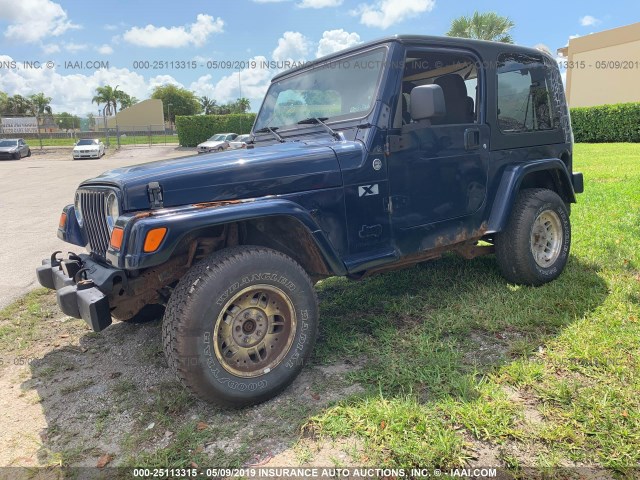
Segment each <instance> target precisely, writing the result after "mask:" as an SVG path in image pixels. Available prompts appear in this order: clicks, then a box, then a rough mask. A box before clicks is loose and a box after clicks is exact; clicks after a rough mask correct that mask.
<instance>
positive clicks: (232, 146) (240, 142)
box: [229, 134, 251, 150]
mask: <svg viewBox="0 0 640 480" xmlns="http://www.w3.org/2000/svg"><path fill="white" fill-rule="evenodd" d="M250 138H251V135H248V134H247V135H238V136H237V137H236V139H235V140H234V141H233V142H229V150H236V149H238V148H247V142H248V141H249V139H250Z"/></svg>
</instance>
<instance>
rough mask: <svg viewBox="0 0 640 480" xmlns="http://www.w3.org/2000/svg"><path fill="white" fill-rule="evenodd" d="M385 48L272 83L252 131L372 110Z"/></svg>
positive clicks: (364, 113)
mask: <svg viewBox="0 0 640 480" xmlns="http://www.w3.org/2000/svg"><path fill="white" fill-rule="evenodd" d="M385 53H386V49H385V48H377V49H375V50H371V51H368V52H365V53H361V54H358V55H354V56H352V57H345V58H340V59H336V60H333V61H331V62H329V63H326V64H324V65H321V66H319V67H316V68H313V69H311V70H307V71H304V72H302V73H299V74H296V75H294V76H292V77H288V78H283V79H282V80H280V81H278V82H275V83H273V84H271V87H269V91H268V92H267V96H266V98H265V100H264V103H263V105H262V108H261V110H260V113H259V114H258V119H257V120H256V123H255V127H254V129H255V130H260V129H262V128H264V127H270V128H280V129H281V128H282V127H284V126H291V127H292V126H294V125H296V124H297V123H298V122H299V121H300V120H304V119H307V118H310V117H320V118H323V119H324V118H326V119H328V121H330V122H331V121H335V120H346V119H350V118H360V117H363V116H364V115H366V114H367V113H368V112H369V111H370V110H371V108H372V107H373V102H374V101H375V96H376V89H377V86H378V80H379V78H380V73H381V71H382V65H383V62H384V57H385Z"/></svg>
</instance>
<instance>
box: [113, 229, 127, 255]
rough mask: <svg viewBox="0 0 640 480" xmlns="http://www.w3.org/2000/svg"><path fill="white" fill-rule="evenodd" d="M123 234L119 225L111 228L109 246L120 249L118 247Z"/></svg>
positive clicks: (120, 244)
mask: <svg viewBox="0 0 640 480" xmlns="http://www.w3.org/2000/svg"><path fill="white" fill-rule="evenodd" d="M123 236H124V230H122V229H121V228H120V227H115V228H114V229H113V231H112V232H111V241H110V243H111V247H112V248H113V249H114V250H120V247H121V246H122V237H123Z"/></svg>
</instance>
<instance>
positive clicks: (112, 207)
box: [106, 192, 120, 232]
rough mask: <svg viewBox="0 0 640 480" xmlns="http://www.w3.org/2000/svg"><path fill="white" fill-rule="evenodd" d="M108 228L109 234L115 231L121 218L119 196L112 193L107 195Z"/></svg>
mask: <svg viewBox="0 0 640 480" xmlns="http://www.w3.org/2000/svg"><path fill="white" fill-rule="evenodd" d="M106 202H107V204H106V207H107V208H106V210H107V226H108V227H109V232H111V231H113V227H114V226H115V224H116V220H118V217H119V216H120V205H119V204H118V196H117V195H116V194H115V193H113V192H111V193H110V194H109V195H107V201H106Z"/></svg>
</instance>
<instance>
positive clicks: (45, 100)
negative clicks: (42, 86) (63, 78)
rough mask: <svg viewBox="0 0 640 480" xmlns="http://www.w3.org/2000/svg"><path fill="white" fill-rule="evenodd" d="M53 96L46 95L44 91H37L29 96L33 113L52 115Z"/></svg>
mask: <svg viewBox="0 0 640 480" xmlns="http://www.w3.org/2000/svg"><path fill="white" fill-rule="evenodd" d="M51 100H53V99H52V98H51V97H46V96H45V94H44V93H42V92H40V93H35V94H33V95H30V96H29V101H30V102H31V113H32V114H33V115H45V114H49V115H51Z"/></svg>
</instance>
